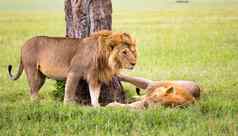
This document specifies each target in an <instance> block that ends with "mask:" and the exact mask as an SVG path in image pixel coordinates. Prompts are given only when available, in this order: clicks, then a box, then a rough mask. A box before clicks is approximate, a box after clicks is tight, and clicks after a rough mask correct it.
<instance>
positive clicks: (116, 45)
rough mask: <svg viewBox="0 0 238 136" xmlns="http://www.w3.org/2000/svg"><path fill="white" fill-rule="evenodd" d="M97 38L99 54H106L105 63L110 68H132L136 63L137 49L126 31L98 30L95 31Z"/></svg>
mask: <svg viewBox="0 0 238 136" xmlns="http://www.w3.org/2000/svg"><path fill="white" fill-rule="evenodd" d="M94 35H97V36H98V37H99V38H98V39H99V43H100V47H101V48H100V53H99V55H100V56H102V55H106V56H107V60H106V61H107V63H108V65H109V66H110V68H112V69H117V70H118V69H133V68H134V66H135V65H136V60H137V51H136V43H135V40H134V39H133V38H132V37H131V36H130V35H129V34H127V33H123V32H112V31H107V30H104V31H100V32H97V33H95V34H94Z"/></svg>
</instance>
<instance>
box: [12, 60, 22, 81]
mask: <svg viewBox="0 0 238 136" xmlns="http://www.w3.org/2000/svg"><path fill="white" fill-rule="evenodd" d="M22 72H23V64H22V61H20V65H19V67H18V71H17V73H16V75H12V65H8V75H9V79H10V80H17V79H18V78H19V77H20V76H21V74H22Z"/></svg>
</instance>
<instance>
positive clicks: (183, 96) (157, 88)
mask: <svg viewBox="0 0 238 136" xmlns="http://www.w3.org/2000/svg"><path fill="white" fill-rule="evenodd" d="M119 77H120V79H121V80H122V81H126V82H129V83H132V84H134V85H136V86H137V87H140V88H142V89H146V93H147V94H146V95H145V96H144V97H143V98H142V99H141V100H139V101H136V102H133V103H130V104H120V103H117V102H114V103H110V104H108V105H107V106H109V107H118V106H119V107H129V108H136V109H144V108H146V107H148V106H156V105H165V106H171V107H175V106H184V105H188V104H191V103H193V102H194V101H195V99H196V98H199V96H200V87H199V86H198V85H197V84H196V83H194V82H192V81H151V80H147V79H144V78H140V77H129V76H125V75H120V76H119Z"/></svg>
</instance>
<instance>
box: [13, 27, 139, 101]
mask: <svg viewBox="0 0 238 136" xmlns="http://www.w3.org/2000/svg"><path fill="white" fill-rule="evenodd" d="M136 58H137V56H136V45H135V41H134V40H133V39H132V38H131V36H130V35H129V34H126V33H122V32H111V31H107V30H103V31H99V32H96V33H94V34H92V35H91V36H89V37H88V38H84V39H76V38H67V37H66V38H64V37H46V36H38V37H34V38H32V39H30V40H28V41H27V42H26V43H25V45H24V46H23V47H22V49H21V59H20V66H19V69H18V72H17V74H16V75H15V76H13V75H12V74H11V68H12V66H11V65H9V67H8V69H9V77H10V79H12V80H17V79H18V78H19V77H20V75H21V73H22V71H23V69H24V70H25V72H26V75H27V79H28V82H29V85H30V88H31V96H32V97H37V96H38V91H39V89H40V88H41V86H42V85H43V84H44V81H45V78H46V77H48V78H51V79H57V80H66V88H65V97H64V102H65V103H68V102H72V101H74V97H75V91H76V87H77V84H78V81H79V80H80V79H84V80H87V81H88V83H89V88H91V89H90V95H91V102H92V105H94V106H99V104H98V97H99V94H100V87H101V83H102V82H107V81H109V80H111V79H112V76H113V75H116V74H117V73H118V72H119V70H120V69H123V68H126V69H132V68H133V67H134V65H135V64H136Z"/></svg>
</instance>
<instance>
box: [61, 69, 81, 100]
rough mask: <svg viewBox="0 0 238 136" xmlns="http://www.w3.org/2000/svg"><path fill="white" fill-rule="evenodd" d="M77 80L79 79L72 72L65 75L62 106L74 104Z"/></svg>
mask: <svg viewBox="0 0 238 136" xmlns="http://www.w3.org/2000/svg"><path fill="white" fill-rule="evenodd" d="M79 79H80V77H79V76H77V75H76V74H75V73H73V72H71V73H69V74H68V75H67V80H66V85H65V93H64V104H67V103H74V102H75V95H76V89H77V85H78V82H79Z"/></svg>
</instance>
